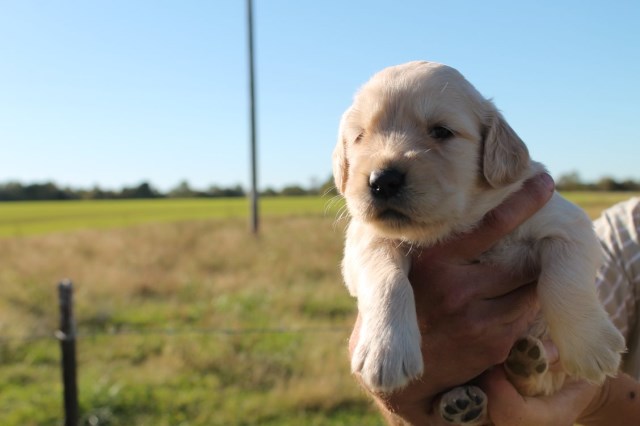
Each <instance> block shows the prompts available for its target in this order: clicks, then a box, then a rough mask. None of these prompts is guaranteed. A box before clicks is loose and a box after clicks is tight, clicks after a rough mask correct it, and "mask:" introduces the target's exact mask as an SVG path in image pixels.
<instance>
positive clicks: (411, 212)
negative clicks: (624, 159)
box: [333, 62, 529, 241]
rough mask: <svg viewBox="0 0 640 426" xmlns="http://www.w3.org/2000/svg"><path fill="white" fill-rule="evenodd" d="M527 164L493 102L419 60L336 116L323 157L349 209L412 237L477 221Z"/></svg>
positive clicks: (395, 70) (391, 71)
mask: <svg viewBox="0 0 640 426" xmlns="http://www.w3.org/2000/svg"><path fill="white" fill-rule="evenodd" d="M528 168H529V155H528V152H527V148H526V147H525V145H524V143H523V142H522V141H521V140H520V138H519V137H518V136H517V135H516V134H515V132H514V131H513V130H512V129H511V127H509V125H508V124H507V123H506V122H505V120H504V119H503V118H502V116H501V115H500V113H499V112H498V111H497V110H496V108H495V107H494V105H493V104H492V103H491V102H490V101H488V100H486V99H484V98H483V97H482V96H481V95H480V94H479V93H478V92H477V91H476V90H475V88H474V87H473V86H471V84H470V83H468V82H467V81H466V80H465V79H464V77H463V76H462V75H461V74H460V73H458V72H457V71H456V70H454V69H453V68H450V67H447V66H445V65H441V64H436V63H429V62H410V63H407V64H404V65H399V66H395V67H390V68H387V69H384V70H383V71H381V72H379V73H378V74H376V75H374V76H373V77H372V78H371V80H369V82H367V83H366V84H365V85H364V86H363V87H362V88H361V90H360V91H359V92H358V93H357V94H356V96H355V99H354V102H353V104H352V105H351V107H349V108H348V109H347V111H346V112H345V113H344V114H343V116H342V120H341V123H340V130H339V136H338V143H337V145H336V148H335V150H334V153H333V174H334V179H335V183H336V187H337V188H338V191H340V193H341V194H342V195H344V197H345V198H346V200H347V206H348V208H349V211H350V213H351V215H352V216H354V217H355V218H357V219H358V220H361V221H364V222H367V223H370V224H372V225H374V226H375V227H376V228H377V229H378V230H379V231H380V232H382V233H383V234H385V235H387V236H390V237H393V238H404V239H409V240H416V241H417V240H421V241H424V240H425V239H432V238H435V239H437V238H440V237H442V236H444V235H445V234H446V233H447V232H450V231H451V230H453V229H455V228H456V225H457V224H459V223H461V222H464V221H469V220H471V221H474V220H475V221H477V220H478V219H479V218H480V217H481V216H482V214H484V213H485V212H486V211H488V210H489V209H490V208H492V207H494V205H490V204H491V202H490V201H489V199H490V198H491V197H488V196H487V195H488V194H491V193H492V191H494V192H496V191H499V190H500V189H502V188H505V187H508V186H510V185H512V184H514V183H516V182H518V181H519V180H521V179H522V178H523V176H524V174H525V172H526V171H527V170H528ZM467 225H471V223H468V224H467Z"/></svg>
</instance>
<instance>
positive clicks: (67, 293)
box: [56, 280, 78, 426]
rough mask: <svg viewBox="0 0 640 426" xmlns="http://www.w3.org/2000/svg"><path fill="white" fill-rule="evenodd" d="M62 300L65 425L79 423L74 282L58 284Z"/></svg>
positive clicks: (66, 281) (61, 330) (61, 334)
mask: <svg viewBox="0 0 640 426" xmlns="http://www.w3.org/2000/svg"><path fill="white" fill-rule="evenodd" d="M58 297H59V300H60V330H58V331H57V332H56V337H57V338H58V340H60V349H61V351H62V382H63V384H64V425H65V426H77V425H78V385H77V380H76V329H75V321H74V319H73V284H72V283H71V281H69V280H63V281H62V282H61V283H60V284H58Z"/></svg>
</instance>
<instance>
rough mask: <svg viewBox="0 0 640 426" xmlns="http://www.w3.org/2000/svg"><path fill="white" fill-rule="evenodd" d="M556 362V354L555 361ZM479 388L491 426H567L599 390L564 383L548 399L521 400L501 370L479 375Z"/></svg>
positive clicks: (576, 382)
mask: <svg viewBox="0 0 640 426" xmlns="http://www.w3.org/2000/svg"><path fill="white" fill-rule="evenodd" d="M547 355H549V351H548V350H547ZM553 358H554V357H553V356H552V357H549V362H550V366H549V368H550V369H553V368H554V367H553V364H552V362H553V361H554V359H553ZM557 358H558V355H557V351H556V352H555V360H557ZM558 364H559V363H558ZM557 368H560V367H559V366H557ZM479 386H480V388H481V389H482V390H483V391H484V392H485V394H486V395H487V399H488V401H489V404H488V407H487V410H488V413H489V417H490V418H491V421H492V422H493V424H494V425H495V426H571V425H573V424H574V423H575V422H576V419H578V417H579V416H580V414H581V413H583V412H584V411H585V410H586V409H587V407H588V406H589V404H590V403H591V401H593V400H594V397H595V396H596V395H597V393H598V392H599V390H600V389H599V388H598V387H597V386H595V385H592V384H590V383H588V382H586V381H584V380H574V379H567V381H566V382H565V384H564V386H563V387H562V388H561V389H560V390H559V391H558V392H556V393H555V394H553V395H551V396H538V397H528V396H522V395H520V394H519V393H518V391H517V390H516V388H515V387H514V386H513V384H511V382H510V381H509V380H508V378H507V375H506V373H505V370H504V368H503V367H502V366H496V367H495V368H493V369H491V370H489V371H487V372H486V373H485V374H483V375H482V377H481V378H480V382H479ZM605 424H609V423H605Z"/></svg>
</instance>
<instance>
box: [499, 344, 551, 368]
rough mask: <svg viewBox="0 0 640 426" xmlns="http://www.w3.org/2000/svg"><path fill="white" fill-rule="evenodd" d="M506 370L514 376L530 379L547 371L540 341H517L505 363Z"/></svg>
mask: <svg viewBox="0 0 640 426" xmlns="http://www.w3.org/2000/svg"><path fill="white" fill-rule="evenodd" d="M505 366H506V367H507V369H508V370H509V371H510V372H511V373H513V374H514V375H516V376H520V377H530V376H533V375H536V374H542V373H544V372H545V371H547V367H548V364H547V360H546V357H545V356H544V347H543V346H542V342H540V340H538V339H536V338H533V337H526V338H524V339H521V340H518V341H517V342H516V344H515V345H514V346H513V348H512V349H511V352H510V353H509V356H508V357H507V360H506V361H505Z"/></svg>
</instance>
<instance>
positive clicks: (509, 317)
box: [350, 175, 553, 424]
mask: <svg viewBox="0 0 640 426" xmlns="http://www.w3.org/2000/svg"><path fill="white" fill-rule="evenodd" d="M552 192H553V182H552V181H551V178H550V177H549V176H548V175H540V176H538V177H536V178H533V179H532V180H530V181H528V182H526V183H525V186H524V187H523V189H522V190H521V191H519V192H518V193H516V194H514V195H513V196H512V197H510V198H509V199H508V200H507V201H505V203H503V205H501V206H500V207H498V208H497V209H496V210H494V211H492V212H490V213H489V214H488V215H487V216H486V217H485V218H484V220H483V222H482V224H481V225H480V226H479V227H478V228H477V229H476V230H474V231H472V232H471V233H469V234H466V235H462V236H459V237H457V238H454V239H451V240H448V241H447V242H444V243H441V244H438V245H436V246H434V247H430V248H425V249H422V250H420V251H419V253H417V254H416V255H415V256H414V259H413V262H412V265H413V266H412V270H411V273H410V275H409V280H410V281H411V283H412V286H413V290H414V296H415V300H416V313H417V316H418V322H419V326H420V331H421V334H422V356H423V360H424V364H425V368H424V371H425V373H424V375H423V376H422V377H421V378H420V379H419V380H416V381H414V382H412V383H410V384H409V385H408V386H407V387H405V388H404V389H401V390H399V391H396V392H394V393H392V394H389V395H383V394H375V395H373V397H374V399H375V401H376V403H377V404H378V406H379V407H380V410H381V412H382V413H383V415H384V416H385V418H386V419H387V421H388V422H389V423H390V424H407V423H408V424H438V422H439V421H440V420H439V417H438V415H436V414H437V413H435V414H434V413H433V410H432V409H431V407H432V403H433V399H434V398H435V397H436V396H437V395H438V394H439V393H441V392H442V391H444V390H446V389H449V388H451V387H454V386H456V385H458V384H461V383H465V382H467V381H469V380H470V379H472V378H474V377H476V376H478V375H479V374H481V373H482V372H483V371H485V370H486V369H487V368H489V367H491V366H492V365H495V364H499V363H501V362H503V361H504V360H505V358H506V357H507V355H508V353H509V350H510V349H511V347H512V345H513V343H514V341H515V340H516V339H517V338H518V337H519V336H521V335H522V334H523V333H524V331H525V330H526V329H527V328H528V326H529V323H530V321H531V320H532V318H533V316H534V315H535V313H536V312H537V299H536V296H535V284H534V282H535V279H536V276H535V273H534V274H533V275H527V274H525V273H522V272H521V271H516V272H515V273H514V272H513V271H508V270H503V269H499V268H496V267H491V266H487V265H483V264H480V263H477V262H475V259H477V258H478V257H479V256H480V255H481V254H482V253H483V252H485V251H486V250H488V249H489V248H491V247H492V246H493V244H495V242H497V241H498V240H499V239H500V238H501V237H503V236H505V235H507V234H508V233H509V232H511V231H512V230H513V229H515V228H516V227H517V226H518V225H520V224H521V223H522V222H524V221H525V220H526V219H528V218H529V217H530V216H531V215H533V214H534V213H535V212H536V211H537V210H538V209H540V208H541V207H542V206H543V205H544V204H545V203H546V202H547V201H548V199H549V198H550V197H551V195H552ZM359 326H360V320H359V319H358V320H357V321H356V325H355V327H354V330H353V333H352V335H351V339H350V350H351V351H353V348H354V347H355V344H356V342H357V339H358V333H359ZM470 349H473V350H470ZM403 422H404V423H403Z"/></svg>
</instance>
